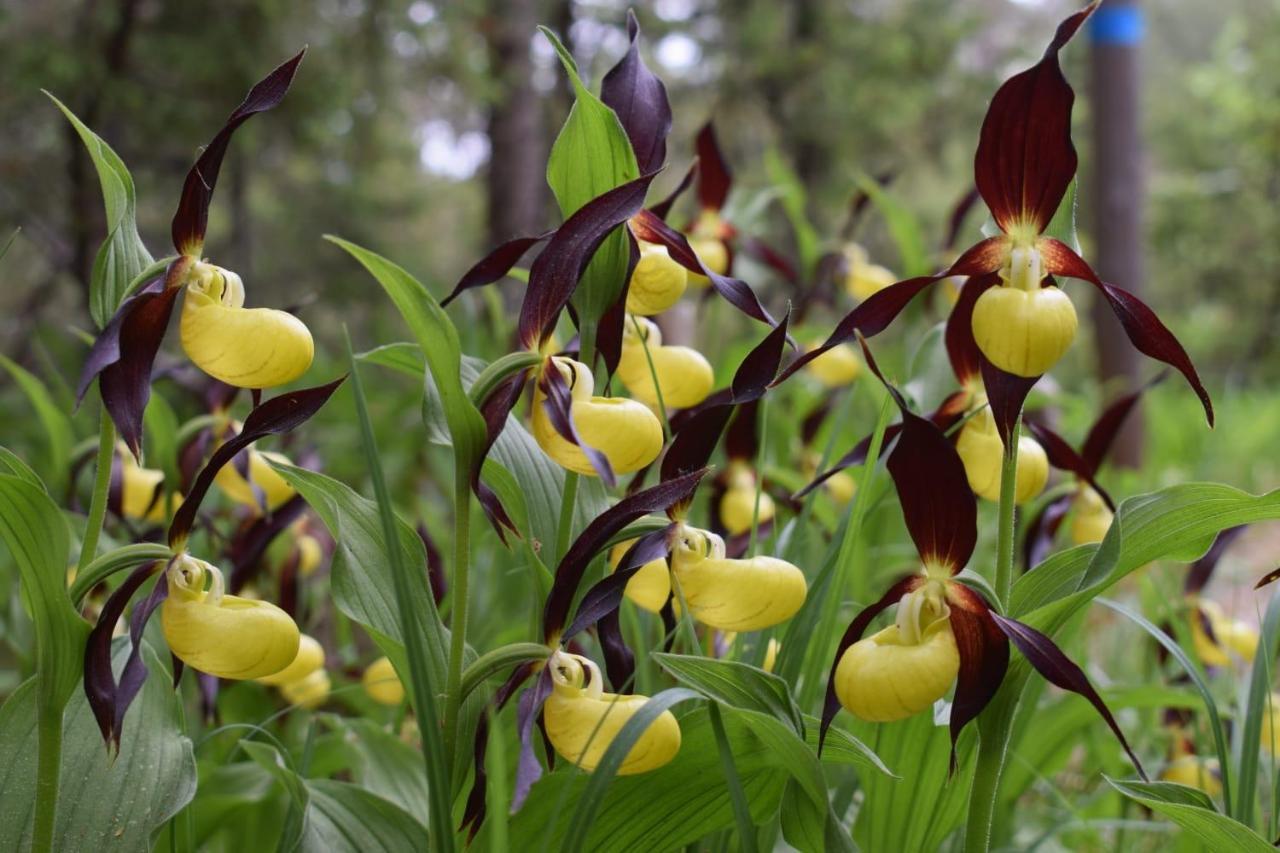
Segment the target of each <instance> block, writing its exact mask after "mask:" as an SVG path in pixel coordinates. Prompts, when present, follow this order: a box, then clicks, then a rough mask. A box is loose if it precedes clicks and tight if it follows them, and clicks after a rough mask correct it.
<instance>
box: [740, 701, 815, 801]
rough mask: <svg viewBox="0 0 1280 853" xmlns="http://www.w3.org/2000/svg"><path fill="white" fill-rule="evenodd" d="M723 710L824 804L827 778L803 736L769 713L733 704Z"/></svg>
mask: <svg viewBox="0 0 1280 853" xmlns="http://www.w3.org/2000/svg"><path fill="white" fill-rule="evenodd" d="M724 713H725V716H726V717H732V718H734V719H737V720H739V721H741V722H742V723H743V725H745V726H746V727H747V728H748V729H750V730H751V733H752V734H754V735H755V736H756V737H758V738H759V739H760V740H761V741H762V742H763V743H764V744H765V746H767V747H768V748H769V749H770V750H771V751H772V752H773V754H774V758H775V759H777V762H778V764H779V766H780V767H782V768H783V769H784V770H786V771H787V773H789V774H790V775H791V778H792V779H794V780H795V781H796V782H797V783H798V784H799V785H800V787H801V788H803V789H804V792H805V794H807V795H808V796H809V798H810V799H811V800H813V802H814V804H816V805H822V806H825V805H826V803H827V781H826V777H825V776H824V775H823V773H822V765H821V764H820V763H819V761H818V756H817V754H816V753H815V752H814V751H813V750H812V749H810V748H809V745H808V744H807V743H805V741H804V738H803V737H801V736H800V735H799V734H797V733H796V731H795V730H794V729H792V728H791V727H790V726H788V725H787V724H786V723H784V722H782V721H781V720H779V719H778V718H777V717H773V716H770V715H769V714H763V713H760V712H759V711H744V710H742V709H740V708H733V707H725V709H724Z"/></svg>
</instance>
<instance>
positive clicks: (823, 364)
mask: <svg viewBox="0 0 1280 853" xmlns="http://www.w3.org/2000/svg"><path fill="white" fill-rule="evenodd" d="M810 349H816V345H815V346H814V347H811V348H810ZM805 372H806V373H808V374H809V375H810V376H812V377H813V378H814V379H817V380H818V381H819V382H821V383H822V384H823V385H824V386H826V387H827V388H843V387H845V386H846V385H852V384H853V381H854V380H855V379H857V378H858V374H860V373H862V362H860V361H858V354H857V353H855V352H854V351H853V346H852V345H851V344H841V345H840V346H838V347H832V348H831V349H829V350H827V351H826V352H824V353H822V355H820V356H818V357H817V358H815V359H814V360H813V361H811V362H809V363H808V364H807V365H805Z"/></svg>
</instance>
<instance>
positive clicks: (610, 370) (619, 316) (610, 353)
mask: <svg viewBox="0 0 1280 853" xmlns="http://www.w3.org/2000/svg"><path fill="white" fill-rule="evenodd" d="M638 263H640V244H639V243H637V242H636V237H635V235H634V234H632V233H631V230H630V229H627V276H626V279H625V282H624V284H623V286H622V292H621V293H619V294H618V299H617V301H615V302H614V303H613V304H612V305H610V306H609V307H608V308H607V309H606V310H605V312H604V314H603V315H601V317H600V322H599V324H598V325H597V328H596V352H597V353H598V354H599V355H600V358H601V360H603V361H604V369H605V375H606V376H608V377H609V378H610V379H612V378H613V374H614V373H616V372H617V370H618V363H619V362H621V361H622V339H623V337H624V335H625V333H626V325H627V293H628V292H629V291H630V290H631V274H632V273H633V272H635V269H636V264H638ZM593 366H594V365H593Z"/></svg>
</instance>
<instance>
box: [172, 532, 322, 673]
mask: <svg viewBox="0 0 1280 853" xmlns="http://www.w3.org/2000/svg"><path fill="white" fill-rule="evenodd" d="M206 580H207V581H208V582H209V588H208V589H207V590H206V589H205V586H204V585H205V582H206ZM165 581H166V583H168V585H169V596H168V598H166V599H165V600H164V603H163V604H162V605H161V606H160V620H161V624H162V625H163V627H164V638H165V642H167V643H168V644H169V650H170V651H172V652H173V653H174V655H176V656H177V657H178V658H179V659H180V660H182V661H183V662H184V663H186V664H188V665H190V666H192V667H194V668H195V669H197V670H199V671H200V672H207V673H208V674H210V675H216V676H217V677H219V678H233V679H252V678H262V677H264V676H270V675H274V674H276V673H278V672H280V671H282V670H284V669H285V668H286V667H288V666H289V664H290V663H292V662H293V660H294V659H295V658H296V657H297V656H298V647H299V645H300V634H299V632H298V626H297V625H296V624H294V621H293V620H292V619H291V618H289V614H287V613H285V612H284V611H283V610H281V609H280V608H279V607H276V606H275V605H274V604H270V603H268V602H265V601H253V600H249V599H245V598H240V597H238V596H234V595H227V594H225V593H224V591H223V580H222V572H220V571H219V570H218V569H217V568H215V567H214V566H212V565H210V564H209V563H206V562H205V561H204V560H198V559H196V558H194V557H191V556H189V555H187V554H182V555H181V556H179V557H177V558H175V559H174V560H173V562H172V563H171V564H170V566H169V568H168V570H167V571H166V573H165Z"/></svg>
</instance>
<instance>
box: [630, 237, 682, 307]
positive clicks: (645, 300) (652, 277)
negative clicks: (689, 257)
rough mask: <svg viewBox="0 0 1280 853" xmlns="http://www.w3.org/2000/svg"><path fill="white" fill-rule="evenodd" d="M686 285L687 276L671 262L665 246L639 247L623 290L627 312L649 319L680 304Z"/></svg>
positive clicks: (650, 244)
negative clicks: (629, 278)
mask: <svg viewBox="0 0 1280 853" xmlns="http://www.w3.org/2000/svg"><path fill="white" fill-rule="evenodd" d="M688 285H689V272H688V271H687V270H686V269H685V268H684V267H683V266H681V265H680V264H679V263H677V262H676V261H674V260H672V259H671V253H670V252H669V251H668V250H667V247H666V246H662V245H659V244H657V243H647V242H643V241H641V243H640V260H639V261H637V262H636V266H635V269H633V270H632V271H631V284H630V285H628V287H627V312H628V313H630V314H638V315H641V316H644V317H650V316H652V315H654V314H661V313H662V312H663V311H666V310H667V309H668V308H670V307H671V306H672V305H675V304H676V303H677V302H679V301H680V297H681V296H682V295H684V291H685V288H686V287H688Z"/></svg>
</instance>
